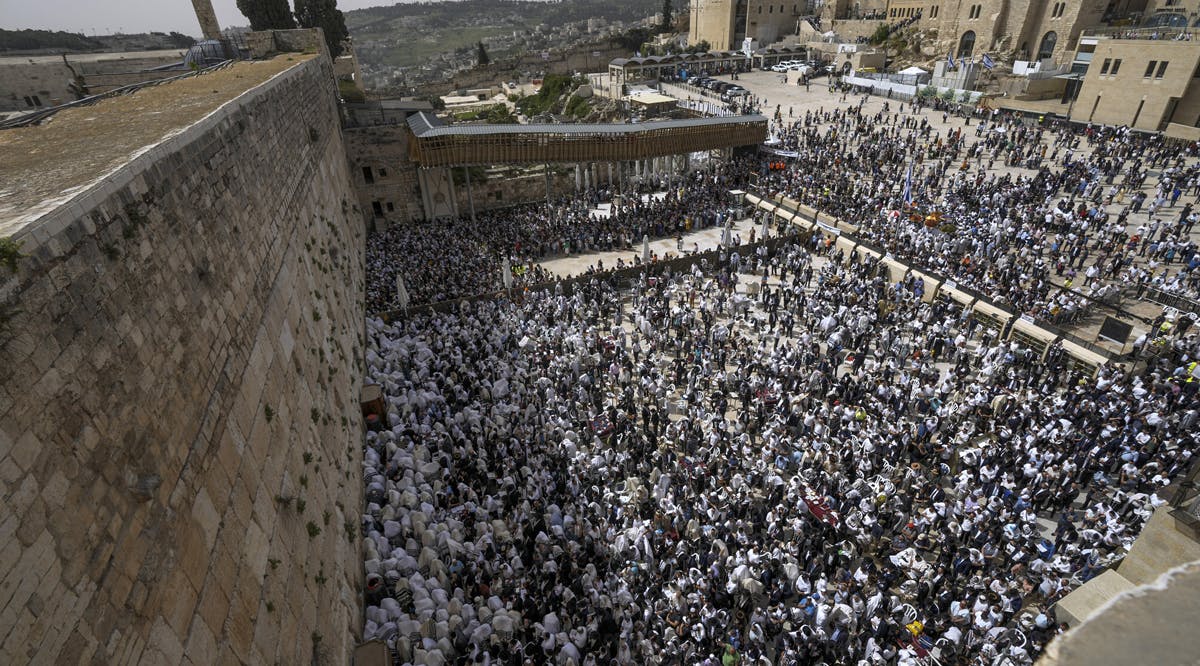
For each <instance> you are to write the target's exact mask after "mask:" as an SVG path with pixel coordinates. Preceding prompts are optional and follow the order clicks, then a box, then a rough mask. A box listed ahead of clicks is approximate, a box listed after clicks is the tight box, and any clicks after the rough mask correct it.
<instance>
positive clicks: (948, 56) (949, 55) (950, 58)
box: [946, 51, 958, 69]
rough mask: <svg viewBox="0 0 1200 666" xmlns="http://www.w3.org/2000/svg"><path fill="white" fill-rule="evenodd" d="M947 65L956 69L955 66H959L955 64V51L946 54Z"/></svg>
mask: <svg viewBox="0 0 1200 666" xmlns="http://www.w3.org/2000/svg"><path fill="white" fill-rule="evenodd" d="M946 66H947V67H949V68H950V69H954V68H955V67H957V66H958V65H956V64H954V52H953V51H951V52H950V53H947V54H946Z"/></svg>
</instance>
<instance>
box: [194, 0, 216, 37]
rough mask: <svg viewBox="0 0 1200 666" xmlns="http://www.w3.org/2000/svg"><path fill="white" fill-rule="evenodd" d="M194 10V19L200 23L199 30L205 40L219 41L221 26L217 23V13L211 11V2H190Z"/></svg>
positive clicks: (203, 0)
mask: <svg viewBox="0 0 1200 666" xmlns="http://www.w3.org/2000/svg"><path fill="white" fill-rule="evenodd" d="M192 7H193V8H194V9H195V10H196V18H197V19H198V20H199V21H200V30H202V31H203V32H204V38H205V39H221V24H220V23H217V13H216V12H214V11H213V6H212V0H192Z"/></svg>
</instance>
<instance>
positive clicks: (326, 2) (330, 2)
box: [296, 0, 350, 58]
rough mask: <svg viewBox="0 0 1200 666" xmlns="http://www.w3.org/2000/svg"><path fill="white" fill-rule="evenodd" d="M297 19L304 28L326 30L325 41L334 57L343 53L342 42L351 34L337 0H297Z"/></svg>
mask: <svg viewBox="0 0 1200 666" xmlns="http://www.w3.org/2000/svg"><path fill="white" fill-rule="evenodd" d="M296 20H298V21H299V22H300V26H301V27H303V28H320V29H322V30H324V31H325V43H326V44H328V45H329V53H330V55H332V56H333V57H335V58H336V57H338V56H339V55H341V54H342V42H343V41H345V39H346V38H347V37H349V36H350V31H349V30H347V29H346V17H345V16H343V15H342V12H341V10H340V9H338V8H337V0H296Z"/></svg>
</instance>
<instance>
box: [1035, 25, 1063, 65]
mask: <svg viewBox="0 0 1200 666" xmlns="http://www.w3.org/2000/svg"><path fill="white" fill-rule="evenodd" d="M1057 43H1058V33H1057V32H1054V31H1053V30H1051V31H1050V32H1047V33H1046V35H1045V36H1044V37H1042V45H1041V46H1039V47H1038V52H1037V59H1038V60H1044V59H1046V58H1049V57H1050V56H1052V55H1054V45H1055V44H1057Z"/></svg>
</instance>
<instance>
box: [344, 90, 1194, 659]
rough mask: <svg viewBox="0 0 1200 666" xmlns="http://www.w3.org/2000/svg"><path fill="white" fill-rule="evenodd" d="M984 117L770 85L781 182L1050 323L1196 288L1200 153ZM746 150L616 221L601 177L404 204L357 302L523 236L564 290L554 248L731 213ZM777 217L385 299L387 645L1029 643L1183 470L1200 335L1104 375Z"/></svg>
mask: <svg viewBox="0 0 1200 666" xmlns="http://www.w3.org/2000/svg"><path fill="white" fill-rule="evenodd" d="M951 112H952V109H950V108H946V109H945V113H947V114H949V113H951ZM790 115H791V114H790V113H789V116H790ZM931 118H932V122H931ZM945 120H946V118H945V117H943V123H945ZM973 120H974V121H975V124H974V125H973V126H972V125H968V128H963V129H955V130H950V131H944V130H943V131H939V130H937V129H936V127H935V126H936V125H937V118H936V112H935V115H930V114H928V113H927V114H926V115H912V114H905V113H904V109H903V107H901V108H899V109H898V112H897V113H892V112H890V111H889V110H888V109H887V108H886V107H885V109H884V111H882V112H880V113H878V114H866V113H864V112H863V111H862V107H861V106H858V107H855V106H850V107H848V108H843V109H837V110H831V111H828V112H825V111H820V112H808V113H806V114H805V115H804V116H803V117H801V118H798V119H792V118H788V120H787V121H785V120H784V117H783V114H782V110H781V109H778V110H777V113H776V122H775V124H774V126H773V129H774V134H775V135H776V137H777V138H778V139H779V142H778V143H777V144H775V148H776V149H777V150H779V151H783V152H784V153H786V154H788V155H789V156H790V157H789V167H788V168H787V169H784V170H770V171H768V170H765V169H764V170H759V174H760V175H759V179H758V182H757V185H758V187H759V188H760V189H761V190H762V191H763V192H764V193H766V194H770V195H782V196H786V197H788V198H791V199H796V200H799V201H800V202H802V203H804V204H807V205H810V206H813V207H814V208H816V209H817V210H818V211H819V213H820V216H822V218H824V219H826V220H828V218H829V217H830V216H834V217H837V218H841V219H843V220H846V221H849V222H850V223H852V224H853V225H855V226H856V227H857V228H858V231H857V234H856V235H858V236H860V237H861V238H862V239H863V240H865V241H867V242H870V243H873V244H875V245H878V246H879V247H881V248H882V249H883V250H885V251H886V252H888V253H890V254H891V255H893V256H895V257H898V258H901V259H903V260H905V261H908V262H910V263H912V264H914V265H917V266H920V267H921V268H924V269H927V270H930V271H933V272H936V273H940V274H942V275H945V276H947V277H949V278H951V279H954V280H956V281H957V282H958V283H959V284H962V285H965V286H969V287H972V288H974V289H976V290H978V291H980V292H983V293H985V294H986V295H987V296H989V297H990V298H992V299H995V300H997V301H1000V302H1002V303H1005V304H1008V305H1011V306H1012V307H1013V308H1015V309H1017V310H1019V311H1021V312H1029V313H1035V314H1036V316H1038V317H1039V318H1042V319H1047V320H1054V321H1056V322H1064V321H1069V320H1071V319H1072V318H1075V317H1077V316H1078V315H1079V314H1080V313H1081V312H1082V311H1084V310H1086V308H1087V307H1089V304H1090V303H1092V302H1093V301H1103V300H1112V301H1115V300H1116V299H1118V298H1120V297H1121V295H1122V294H1123V293H1126V291H1127V290H1129V289H1133V288H1137V289H1141V290H1145V289H1147V288H1151V287H1153V288H1155V289H1160V290H1163V291H1167V292H1171V293H1175V294H1178V295H1181V296H1188V297H1193V298H1194V297H1196V296H1197V293H1198V284H1197V280H1198V276H1200V272H1197V271H1196V270H1195V269H1196V268H1197V262H1200V258H1198V257H1197V252H1196V247H1195V244H1194V242H1193V241H1191V240H1190V233H1191V230H1192V227H1193V225H1194V224H1195V222H1196V219H1197V213H1196V212H1193V210H1192V208H1193V204H1190V203H1188V202H1187V201H1183V200H1181V199H1183V198H1184V197H1185V195H1186V196H1187V197H1195V196H1197V195H1200V170H1198V168H1197V166H1196V162H1195V159H1194V158H1195V155H1193V154H1192V147H1191V146H1189V145H1177V146H1167V145H1165V144H1163V143H1162V142H1161V141H1157V140H1155V139H1153V138H1150V137H1148V136H1144V135H1140V134H1135V133H1131V132H1128V131H1122V130H1113V129H1106V128H1091V127H1089V128H1087V129H1086V130H1085V131H1084V132H1082V133H1079V132H1075V131H1073V130H1071V129H1069V128H1065V127H1055V126H1045V127H1043V126H1028V125H1025V124H1022V123H1021V122H1018V121H1017V120H1016V119H1014V118H1010V117H1005V116H1001V115H999V114H987V113H977V115H975V116H974V117H973ZM972 135H974V136H972ZM996 164H1002V165H1004V166H1006V167H1008V168H1007V169H1005V170H1004V172H1003V173H1002V172H998V171H996V170H995V169H994V166H995V165H996ZM752 166H753V165H752V164H751V163H749V162H747V161H745V160H739V161H736V162H734V163H732V164H730V165H728V166H727V167H726V168H724V169H722V170H720V171H717V172H714V173H701V174H693V175H692V176H689V177H688V179H687V180H686V181H683V182H672V183H669V184H668V185H669V187H668V188H667V193H666V195H665V196H664V197H661V198H654V197H644V196H641V195H643V194H646V193H645V192H637V193H630V194H627V195H625V196H624V197H620V198H618V199H617V200H615V201H614V202H613V204H614V205H613V212H612V215H611V216H610V217H603V218H601V217H597V216H594V215H592V214H591V213H590V212H589V211H590V210H592V209H593V207H594V206H595V204H597V203H598V202H600V201H603V200H606V199H609V198H613V195H612V194H611V193H608V192H604V191H596V192H590V193H587V194H586V195H585V196H581V197H579V198H578V199H577V200H575V201H572V202H560V203H558V204H556V205H553V206H527V207H521V208H514V209H510V210H507V211H502V212H493V213H487V214H485V215H484V216H481V219H480V223H479V224H478V225H470V224H469V223H466V222H465V221H463V220H457V221H453V222H439V223H429V224H421V225H413V226H405V227H395V228H392V229H390V230H388V231H387V232H384V233H382V234H376V235H374V236H372V237H371V238H370V239H369V251H368V272H369V273H370V274H371V279H370V280H369V286H368V289H369V293H368V310H369V311H370V312H372V313H377V312H381V311H384V310H388V309H391V308H393V307H394V306H395V301H394V296H395V280H396V277H397V276H402V277H404V278H406V280H407V285H408V290H409V291H410V292H411V293H412V295H413V302H414V303H427V302H434V301H440V300H448V299H453V298H457V297H459V296H466V295H475V294H480V293H495V292H497V291H498V290H499V289H500V284H501V278H500V274H501V265H502V263H503V262H505V261H507V262H509V263H510V265H511V266H512V267H513V269H514V273H516V274H518V277H520V278H521V279H525V280H528V282H529V283H534V282H542V281H543V279H544V278H546V277H547V276H546V275H545V274H540V273H536V272H534V271H535V270H536V266H537V260H539V259H542V258H546V257H551V256H556V255H563V254H576V253H591V252H597V251H603V250H609V249H624V248H628V247H630V246H633V245H636V243H637V242H639V241H640V239H641V238H642V236H651V237H663V236H673V235H677V234H680V233H681V232H685V231H688V230H691V229H694V228H698V227H705V226H711V225H720V224H724V223H725V222H726V220H725V219H724V216H725V208H724V206H725V203H724V200H723V199H722V195H723V193H724V192H725V191H726V190H728V189H730V188H731V187H734V186H738V185H742V184H743V183H744V182H745V181H746V179H747V176H748V174H749V171H750V170H751V168H752ZM1151 169H1153V170H1155V171H1156V173H1155V174H1154V175H1153V178H1154V179H1155V180H1156V181H1157V182H1153V181H1151V178H1152V175H1151V172H1150V171H1151ZM1148 184H1149V187H1147V185H1148ZM660 185H661V183H660ZM654 186H655V185H654V184H653V183H646V184H644V187H645V188H646V189H653V188H654ZM1147 189H1152V190H1153V194H1152V195H1148V194H1147ZM1114 209H1115V210H1117V211H1119V212H1114ZM752 224H754V225H756V224H757V222H754V223H752ZM777 233H783V234H784V235H785V236H784V238H782V239H781V240H779V242H778V243H773V244H772V245H770V246H767V245H759V246H755V247H753V248H750V247H746V246H738V245H737V244H736V242H735V244H734V245H732V246H723V247H721V248H720V249H719V251H718V252H717V253H715V254H712V255H706V256H698V257H696V258H695V261H694V263H693V265H692V266H691V267H690V269H688V270H684V271H682V272H676V273H674V274H672V273H670V272H668V271H666V270H665V269H664V268H663V266H659V265H652V266H649V267H647V270H646V271H644V272H643V273H641V277H640V278H639V279H638V280H637V281H636V284H634V285H632V286H624V287H623V286H621V285H619V284H618V283H617V282H616V280H615V279H611V278H610V277H609V276H607V275H606V274H604V273H603V272H599V271H597V272H596V273H595V275H594V277H593V278H592V279H591V280H590V281H588V282H583V283H578V284H576V285H575V286H574V287H573V288H564V287H563V285H562V284H557V285H552V286H549V287H545V288H542V289H533V290H517V291H516V292H515V293H513V294H510V295H508V296H507V297H498V298H495V299H484V300H465V301H463V302H461V303H459V304H457V305H455V306H454V307H453V308H451V309H450V310H449V311H447V312H442V313H438V312H430V311H422V312H419V313H413V314H412V315H411V316H403V317H399V318H396V319H394V320H391V321H390V323H388V322H385V321H384V320H383V319H379V318H374V317H372V318H370V319H369V320H368V337H369V340H368V343H369V344H368V352H367V359H366V360H367V374H368V379H369V380H370V381H374V382H376V383H378V384H379V385H380V386H381V387H382V388H383V390H384V395H385V401H386V409H385V413H384V414H381V415H379V416H380V418H379V419H378V420H374V421H372V422H371V428H370V431H369V432H368V434H367V438H366V448H365V454H364V466H363V481H364V483H365V485H366V498H367V506H366V511H365V513H364V516H363V532H364V535H365V539H364V549H365V551H366V553H367V561H366V563H365V568H366V580H367V591H366V597H367V609H366V626H365V631H364V638H365V639H368V640H369V639H379V640H383V641H385V642H387V644H388V645H389V646H391V647H392V648H393V649H394V651H395V654H396V655H397V657H398V659H399V660H400V662H402V663H413V664H431V665H440V664H489V665H490V664H546V663H553V664H560V665H567V664H573V665H578V666H582V665H585V664H589V665H591V664H620V665H625V664H679V665H681V666H682V665H685V664H688V665H690V664H703V665H705V666H716V665H718V664H720V665H721V666H732V665H734V664H830V665H832V664H854V665H856V666H857V665H862V666H872V665H876V664H888V665H892V664H900V665H904V666H917V665H918V664H928V663H933V662H932V661H931V659H936V662H937V663H940V664H947V665H948V664H964V665H965V664H983V665H990V666H999V665H1002V664H1011V665H1012V666H1024V665H1027V664H1031V663H1032V662H1033V661H1034V660H1035V659H1036V658H1037V657H1038V656H1039V654H1040V653H1041V652H1042V650H1043V649H1044V647H1045V645H1046V643H1047V642H1048V641H1049V640H1051V639H1052V638H1053V637H1054V636H1055V635H1057V634H1059V633H1061V632H1062V631H1063V630H1065V629H1066V628H1067V626H1066V625H1065V624H1064V623H1061V622H1059V620H1058V618H1056V616H1055V612H1054V604H1055V602H1057V601H1058V600H1059V599H1061V598H1062V597H1063V596H1064V595H1066V594H1067V593H1069V592H1070V591H1071V590H1073V589H1075V588H1076V587H1077V586H1079V585H1080V584H1082V583H1083V582H1086V581H1087V580H1089V579H1091V578H1092V577H1094V576H1096V575H1098V574H1099V573H1101V572H1102V571H1103V570H1104V569H1105V568H1106V567H1108V566H1110V565H1112V564H1113V563H1115V562H1118V561H1119V560H1120V559H1121V558H1123V557H1124V556H1125V554H1126V552H1127V551H1128V549H1129V546H1130V544H1131V543H1132V541H1133V539H1134V538H1136V536H1137V534H1138V532H1139V531H1140V529H1141V527H1142V525H1143V524H1144V523H1145V521H1146V520H1147V519H1148V518H1149V517H1150V515H1152V514H1153V512H1154V511H1155V510H1156V509H1157V508H1158V507H1159V506H1161V505H1163V504H1164V503H1165V493H1164V490H1165V488H1166V487H1167V486H1168V485H1169V484H1171V483H1172V480H1174V479H1176V478H1177V477H1179V476H1180V475H1181V474H1182V473H1184V472H1185V471H1187V470H1188V468H1189V467H1190V466H1191V463H1192V457H1193V455H1194V454H1195V451H1196V446H1197V437H1198V435H1197V433H1198V432H1200V431H1198V430H1197V428H1196V425H1197V421H1198V420H1200V398H1198V397H1197V390H1196V389H1197V387H1198V386H1200V382H1197V381H1196V378H1197V377H1200V371H1197V359H1198V358H1200V331H1198V330H1196V328H1193V327H1191V326H1190V324H1189V322H1190V320H1186V319H1184V320H1181V321H1178V322H1175V323H1171V322H1167V321H1165V318H1164V317H1159V318H1158V319H1156V320H1154V322H1152V323H1151V325H1150V328H1149V330H1148V331H1147V332H1146V334H1145V335H1142V336H1141V337H1140V338H1138V340H1136V341H1135V348H1136V347H1137V346H1138V345H1140V346H1141V347H1143V348H1144V347H1146V346H1149V345H1156V346H1157V347H1158V350H1157V354H1156V355H1155V356H1154V358H1153V359H1151V360H1150V361H1149V362H1148V363H1144V364H1140V365H1135V366H1134V368H1136V369H1137V371H1136V372H1134V371H1133V370H1132V369H1130V368H1122V367H1118V366H1113V365H1107V364H1106V365H1101V366H1100V367H1098V368H1092V367H1088V366H1087V365H1086V364H1079V363H1076V362H1074V361H1073V360H1072V359H1071V358H1069V357H1068V356H1067V355H1066V354H1065V353H1064V351H1063V349H1062V348H1061V346H1059V345H1051V346H1050V347H1048V348H1047V349H1046V350H1045V351H1044V353H1041V352H1035V351H1033V350H1030V349H1028V348H1025V347H1023V346H1022V345H1021V344H1019V343H1017V342H1012V341H1009V340H1007V339H1005V337H1006V336H1005V335H1004V333H1005V332H1004V331H998V330H996V329H994V328H990V327H989V325H988V324H987V323H986V320H981V319H979V318H976V317H974V316H971V313H970V312H969V311H968V310H965V309H963V308H962V307H961V306H960V305H956V304H954V303H953V302H952V301H948V300H943V299H935V300H934V301H933V302H928V301H927V299H924V298H923V296H924V293H923V287H924V285H923V283H921V282H920V281H919V280H916V279H911V278H910V279H905V280H900V281H892V280H891V279H890V278H889V273H888V272H887V271H885V270H881V266H880V265H879V264H878V263H875V262H874V261H873V260H872V259H870V258H866V259H862V258H860V257H859V256H857V255H853V254H852V255H849V256H847V255H846V254H844V253H843V252H841V251H840V250H838V248H837V246H836V244H834V243H831V242H830V239H828V238H827V237H825V236H824V235H823V234H821V233H811V234H803V235H789V234H793V233H796V232H795V231H786V230H782V229H780V230H777ZM771 248H773V249H771ZM518 269H519V272H518ZM410 276H411V277H410ZM1060 285H1061V287H1065V288H1060Z"/></svg>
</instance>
